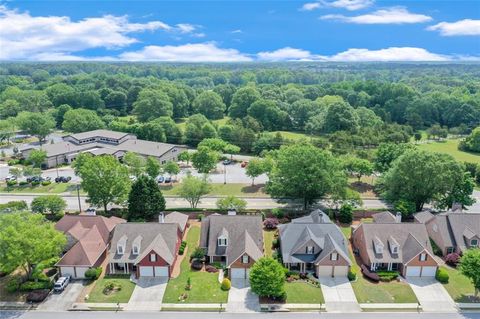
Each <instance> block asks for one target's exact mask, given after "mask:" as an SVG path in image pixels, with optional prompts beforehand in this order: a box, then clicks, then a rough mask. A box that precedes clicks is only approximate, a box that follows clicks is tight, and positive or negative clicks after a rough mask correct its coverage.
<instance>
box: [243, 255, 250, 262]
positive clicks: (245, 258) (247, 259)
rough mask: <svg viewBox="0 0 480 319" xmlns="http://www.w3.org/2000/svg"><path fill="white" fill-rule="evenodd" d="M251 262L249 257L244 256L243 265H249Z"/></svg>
mask: <svg viewBox="0 0 480 319" xmlns="http://www.w3.org/2000/svg"><path fill="white" fill-rule="evenodd" d="M249 260H250V258H248V256H247V255H243V256H242V264H248V262H249Z"/></svg>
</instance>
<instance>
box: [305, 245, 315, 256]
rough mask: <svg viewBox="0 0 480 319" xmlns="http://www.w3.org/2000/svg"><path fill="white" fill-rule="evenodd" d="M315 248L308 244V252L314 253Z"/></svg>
mask: <svg viewBox="0 0 480 319" xmlns="http://www.w3.org/2000/svg"><path fill="white" fill-rule="evenodd" d="M314 250H315V249H314V247H313V246H307V254H309V255H312V254H313V251H314Z"/></svg>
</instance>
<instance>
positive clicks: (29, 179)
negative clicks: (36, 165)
mask: <svg viewBox="0 0 480 319" xmlns="http://www.w3.org/2000/svg"><path fill="white" fill-rule="evenodd" d="M43 181H44V179H43V177H41V176H32V177H27V183H32V182H38V183H41V182H43Z"/></svg>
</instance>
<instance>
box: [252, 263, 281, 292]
mask: <svg viewBox="0 0 480 319" xmlns="http://www.w3.org/2000/svg"><path fill="white" fill-rule="evenodd" d="M250 286H251V287H252V291H253V292H254V293H256V294H257V295H259V296H260V297H270V298H275V299H284V298H285V270H284V268H283V266H282V265H281V264H280V263H279V262H278V261H276V260H275V259H273V258H271V257H262V258H260V259H258V260H257V261H256V262H255V264H253V266H252V268H251V269H250Z"/></svg>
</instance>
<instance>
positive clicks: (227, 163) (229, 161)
mask: <svg viewBox="0 0 480 319" xmlns="http://www.w3.org/2000/svg"><path fill="white" fill-rule="evenodd" d="M230 164H232V161H231V160H229V159H226V160H224V161H223V165H230Z"/></svg>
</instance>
